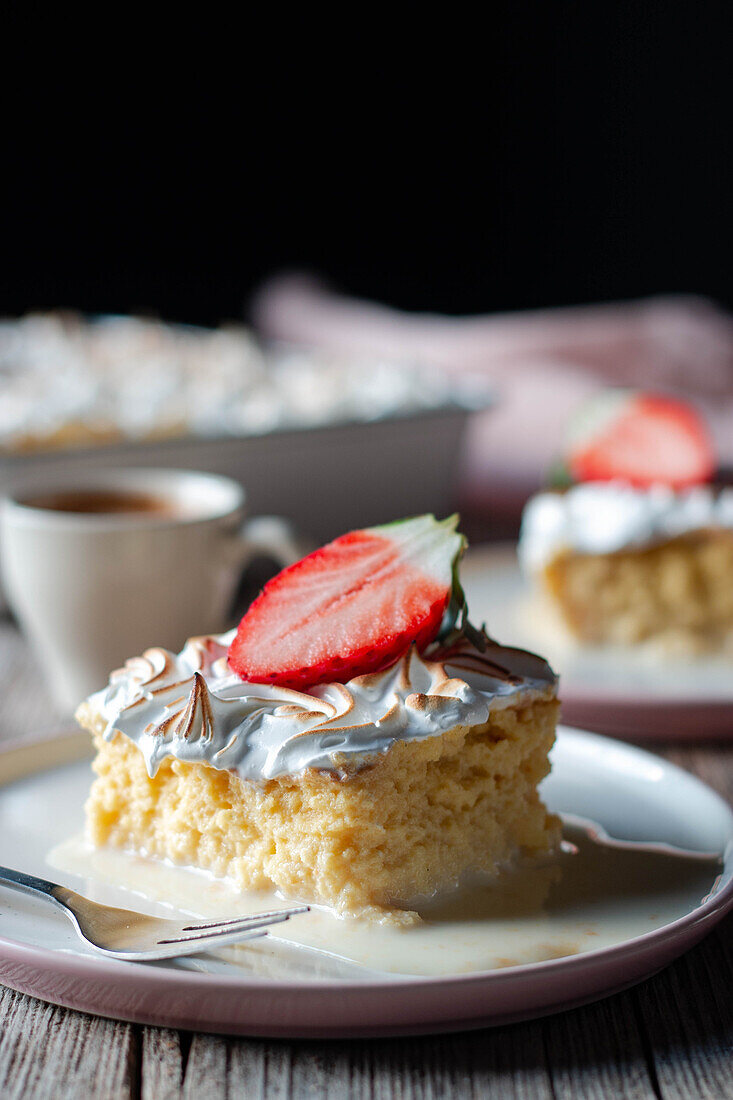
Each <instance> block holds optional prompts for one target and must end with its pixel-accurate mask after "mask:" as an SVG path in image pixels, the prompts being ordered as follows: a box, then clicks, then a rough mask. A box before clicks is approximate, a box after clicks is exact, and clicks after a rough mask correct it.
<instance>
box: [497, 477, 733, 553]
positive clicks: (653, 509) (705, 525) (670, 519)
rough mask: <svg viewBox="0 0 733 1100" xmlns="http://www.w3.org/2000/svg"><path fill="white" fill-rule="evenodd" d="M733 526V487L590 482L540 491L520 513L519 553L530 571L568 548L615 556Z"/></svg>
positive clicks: (732, 527)
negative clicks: (564, 489) (557, 490)
mask: <svg viewBox="0 0 733 1100" xmlns="http://www.w3.org/2000/svg"><path fill="white" fill-rule="evenodd" d="M710 528H726V529H729V530H733V488H727V489H722V490H715V489H714V488H712V487H711V486H709V485H700V486H696V487H695V488H693V489H686V490H684V491H675V490H674V489H670V488H668V487H667V486H665V485H653V486H651V487H650V488H648V489H635V488H634V487H633V486H631V485H628V484H625V483H623V482H587V483H584V484H580V485H574V486H572V488H570V489H568V490H567V492H564V493H552V492H547V493H538V494H537V495H536V496H534V497H532V498H531V500H530V501H529V502H528V503H527V505H526V507H525V509H524V514H523V516H522V530H521V533H520V536H519V546H518V553H519V559H520V562H521V563H522V566H523V567H524V568H525V569H526V570H527V571H528V572H530V573H532V572H536V571H538V570H540V569H542V568H543V567H544V566H545V565H547V564H548V563H549V562H550V561H552V560H553V559H554V558H556V557H557V556H558V555H559V554H561V553H563V552H565V551H576V552H578V553H581V554H613V553H617V552H618V551H620V550H625V549H628V548H639V547H643V546H650V545H653V544H654V543H657V542H664V541H666V540H667V539H671V538H675V537H676V536H678V535H683V534H688V533H690V532H692V531H701V530H706V529H710Z"/></svg>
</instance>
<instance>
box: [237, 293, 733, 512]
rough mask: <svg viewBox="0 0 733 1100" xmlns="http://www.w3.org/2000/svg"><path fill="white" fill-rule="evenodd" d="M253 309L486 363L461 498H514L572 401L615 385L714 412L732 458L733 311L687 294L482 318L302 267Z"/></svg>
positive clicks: (534, 483)
mask: <svg viewBox="0 0 733 1100" xmlns="http://www.w3.org/2000/svg"><path fill="white" fill-rule="evenodd" d="M253 320H254V323H255V325H256V327H257V328H258V330H259V331H260V333H261V334H262V335H263V336H265V337H268V338H272V339H277V340H286V341H292V342H295V343H303V344H309V345H312V346H316V347H321V348H324V349H328V350H332V351H343V352H349V353H359V354H363V353H369V352H373V353H375V354H378V355H380V356H383V357H385V358H392V359H395V360H397V361H399V360H403V361H411V362H415V363H424V364H427V365H430V366H433V367H435V366H438V367H440V368H442V369H444V370H446V371H448V372H455V373H457V374H459V373H464V374H465V373H471V374H475V373H477V372H478V373H480V374H481V376H482V377H483V378H486V379H488V380H490V382H491V384H492V386H493V387H494V389H495V392H496V396H497V405H496V408H494V409H492V410H491V411H490V412H488V413H483V414H479V415H477V416H476V417H474V418H473V423H472V424H471V427H470V430H469V435H468V439H467V441H466V450H465V453H464V457H463V468H462V471H461V475H462V476H461V490H462V496H463V498H464V500H467V501H470V502H475V503H484V504H487V505H494V506H495V507H498V508H513V507H515V506H516V504H517V502H521V500H522V499H524V498H526V496H527V495H528V494H529V493H530V492H532V491H534V490H535V489H536V488H537V487H538V486H539V485H541V484H542V482H543V480H544V478H545V475H546V472H547V468H548V466H549V465H550V463H551V462H552V461H553V459H554V458H555V456H556V455H557V453H558V450H559V448H560V446H561V443H562V440H563V437H564V433H565V430H566V425H567V422H568V419H569V417H571V416H572V414H573V412H574V410H575V409H576V408H577V407H578V406H579V405H580V404H581V403H582V402H583V401H584V400H585V399H586V398H587V397H588V396H589V395H591V394H592V393H594V392H595V391H597V390H598V389H600V388H603V387H605V386H608V385H630V386H640V387H644V388H647V389H657V390H662V391H665V392H669V393H673V394H677V395H679V396H682V397H684V398H686V399H687V400H689V401H691V402H692V403H693V404H695V405H696V406H697V407H698V408H699V409H700V410H701V411H702V412H703V414H704V415H705V416H706V418H707V420H708V423H709V424H710V428H711V430H712V433H713V437H714V440H715V444H716V447H717V450H718V455H719V459H720V462H721V464H722V465H726V466H733V319H732V318H731V316H730V315H728V314H727V313H725V312H723V311H722V310H720V309H719V308H718V307H716V306H715V305H714V304H713V303H712V302H710V301H708V300H707V299H705V298H700V297H695V296H692V295H679V296H669V297H659V298H649V299H644V300H641V301H635V302H618V303H611V304H604V305H593V306H577V307H568V308H562V309H550V310H540V311H535V312H524V313H505V314H493V315H487V316H478V317H447V316H439V315H435V314H419V313H404V312H400V311H398V310H395V309H391V308H388V307H386V306H382V305H377V304H374V303H371V302H365V301H359V300H357V299H352V298H347V297H344V296H342V295H339V294H336V293H334V292H332V291H330V290H329V289H328V288H327V287H326V286H324V285H323V284H322V283H320V282H319V281H318V280H317V279H315V278H312V277H310V276H305V275H289V276H281V277H279V278H277V279H275V280H272V281H271V282H269V283H267V284H266V285H265V286H264V287H263V288H262V289H261V290H260V291H259V292H258V294H257V295H256V297H255V299H254V302H253Z"/></svg>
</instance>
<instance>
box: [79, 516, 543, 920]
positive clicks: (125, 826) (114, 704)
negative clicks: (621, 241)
mask: <svg viewBox="0 0 733 1100" xmlns="http://www.w3.org/2000/svg"><path fill="white" fill-rule="evenodd" d="M464 546H465V540H464V539H463V537H462V536H461V535H460V534H458V533H457V531H456V518H455V517H452V518H451V519H449V520H445V521H443V522H437V521H436V520H435V519H434V518H433V517H432V516H418V517H416V518H413V519H409V520H405V521H402V522H401V523H397V524H392V525H388V526H385V527H377V528H371V529H367V530H363V531H355V532H351V533H350V534H348V535H345V536H343V537H342V538H340V539H336V540H335V541H334V542H332V543H329V544H328V545H327V546H325V547H323V548H321V549H320V550H317V551H315V552H314V553H313V554H311V555H309V556H308V557H306V558H304V559H303V560H302V561H300V562H298V563H297V564H296V565H294V566H291V567H290V568H289V569H286V570H284V571H283V572H282V573H280V574H279V575H278V576H277V577H275V578H274V579H273V580H272V581H270V582H269V583H268V584H267V585H266V586H265V588H264V590H263V591H262V593H261V594H260V596H259V597H258V598H257V600H255V602H254V603H253V604H252V606H251V608H250V609H249V611H248V612H247V614H246V615H245V616H244V618H243V619H242V622H241V623H240V625H239V628H238V630H237V631H236V632H234V631H232V632H231V633H229V634H225V635H221V636H216V637H201V638H192V639H190V640H189V642H188V643H187V644H186V646H185V647H184V649H183V650H182V652H181V653H179V654H174V653H170V652H168V651H166V650H164V649H150V650H148V651H147V652H146V653H145V654H143V656H141V657H134V658H132V659H131V660H129V661H128V662H127V664H126V666H125V668H123V669H121V670H119V671H116V672H113V673H112V675H111V677H110V682H109V685H108V687H106V688H105V689H103V690H102V691H99V692H97V693H96V694H94V695H92V696H91V697H90V698H89V699H87V700H86V701H85V702H84V703H82V704H81V706H80V707H79V709H78V712H77V718H78V720H79V722H80V723H81V725H82V726H83V727H85V728H86V729H88V730H89V731H90V732H91V733H92V734H93V735H94V739H95V744H96V749H97V756H96V760H95V762H94V769H95V771H96V773H97V778H96V780H95V781H94V784H93V786H92V789H91V793H90V796H89V800H88V802H87V807H86V811H87V831H88V836H89V838H90V840H91V841H92V842H93V843H94V844H95V845H113V846H117V847H122V848H126V849H129V850H132V851H134V852H138V853H143V854H146V855H148V856H150V857H153V858H157V859H168V860H171V861H173V862H174V863H176V864H183V865H187V866H190V867H196V868H201V869H205V870H207V871H210V872H213V873H214V874H215V875H218V876H226V877H227V878H228V879H230V880H231V881H233V882H234V883H236V884H237V886H238V887H240V888H241V889H243V890H259V889H265V888H267V889H273V888H274V889H276V890H277V891H279V892H280V893H281V894H282V896H284V897H286V898H293V899H295V898H297V899H305V900H308V901H311V902H314V903H318V904H322V905H325V906H328V907H330V908H332V909H333V910H334V911H335V912H336V913H338V914H339V915H342V916H357V915H367V916H369V917H373V918H376V919H388V920H398V921H400V922H402V923H409V922H410V921H411V920H415V919H417V917H416V916H415V914H414V912H413V909H412V906H413V905H414V903H415V901H416V899H419V898H421V897H422V898H424V897H426V896H431V895H434V894H436V893H438V892H440V891H445V890H450V889H453V888H454V887H456V886H457V885H458V883H459V882H460V881H461V880H462V879H464V878H465V877H466V876H467V875H469V874H471V873H480V872H484V873H495V872H497V871H498V870H499V869H500V868H502V867H503V866H505V865H507V864H508V863H509V862H511V861H513V860H514V859H515V858H516V857H517V856H518V855H521V854H533V853H543V852H547V851H548V850H550V849H552V848H553V847H554V846H556V844H557V843H558V841H559V822H558V820H557V818H555V817H554V816H553V815H550V814H548V812H547V810H546V808H545V806H544V805H543V803H542V801H541V800H540V798H539V796H538V793H537V785H538V783H539V782H540V780H541V779H542V778H543V776H544V775H546V774H547V772H548V771H549V761H548V753H549V751H550V748H551V746H552V744H553V740H554V734H555V724H556V720H557V711H558V703H557V699H556V694H557V681H556V677H555V676H554V674H553V672H552V670H551V669H550V667H549V666H548V664H547V663H546V662H545V661H544V660H542V658H540V657H537V656H534V655H533V654H529V653H526V652H524V651H522V650H517V649H511V648H508V647H504V646H501V645H499V644H498V643H496V642H494V641H493V640H491V639H490V638H488V636H487V635H486V633H485V632H483V631H481V632H479V631H476V630H475V629H474V628H473V627H472V626H471V625H470V624H469V623H468V620H467V616H466V608H465V603H464V601H463V595H462V591H461V589H460V585H459V582H458V573H457V569H458V562H459V559H460V556H461V554H462V552H463V549H464Z"/></svg>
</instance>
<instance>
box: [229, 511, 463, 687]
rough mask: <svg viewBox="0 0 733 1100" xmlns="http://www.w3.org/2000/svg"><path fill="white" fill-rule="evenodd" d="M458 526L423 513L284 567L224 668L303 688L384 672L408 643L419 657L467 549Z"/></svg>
mask: <svg viewBox="0 0 733 1100" xmlns="http://www.w3.org/2000/svg"><path fill="white" fill-rule="evenodd" d="M457 522H458V517H457V516H451V517H450V518H449V519H446V520H443V521H442V522H438V521H437V520H436V519H435V517H434V516H430V515H425V516H415V517H414V518H412V519H406V520H401V521H399V522H398V523H391V524H387V525H386V526H384V527H369V528H366V529H365V530H362V531H352V532H351V533H350V534H348V535H342V536H341V538H338V539H336V540H335V541H334V542H329V543H328V545H327V546H323V547H321V549H320V550H315V551H314V552H313V553H312V554H309V555H308V557H306V558H303V560H302V561H299V562H296V564H295V565H291V566H290V567H289V568H288V569H284V570H283V572H282V573H279V574H278V575H277V576H276V577H273V579H272V580H271V581H269V582H268V583H267V584H266V585H265V587H264V589H263V590H262V592H261V593H260V595H259V596H258V597H257V599H256V600H255V601H254V603H253V604H252V606H251V607H250V608H249V610H248V611H247V613H246V615H245V616H244V618H243V619H242V621H241V622H240V624H239V628H238V630H237V634H236V637H235V639H234V641H233V642H232V644H231V647H230V649H229V666H230V668H232V669H233V670H234V672H236V673H237V675H238V676H240V677H241V678H242V679H243V680H249V681H252V682H254V683H266V684H280V685H281V686H283V687H291V688H299V689H301V690H303V689H305V688H308V687H312V686H313V685H315V684H320V683H327V682H331V681H335V682H339V683H345V682H346V681H347V680H350V679H352V677H354V676H360V675H362V674H364V673H367V672H376V671H378V670H379V669H382V668H386V667H387V665H390V664H392V663H393V662H394V661H396V660H397V659H398V658H399V657H401V656H402V655H403V654H404V653H406V652H407V650H408V649H409V648H410V646H411V645H413V644H415V645H416V646H417V647H418V649H423V648H424V647H425V646H427V645H428V644H429V643H430V642H431V641H433V639H434V638H435V637H436V635H437V634H438V631H439V630H440V626H441V622H442V620H443V616H444V615H445V613H446V610H447V609H448V606H449V604H450V602H451V595H452V593H453V585H454V574H455V569H456V565H457V562H458V559H459V558H460V556H461V554H462V553H463V549H464V547H465V539H464V538H463V536H462V535H460V534H458V533H457V531H456V525H457ZM456 585H457V580H456ZM458 591H459V592H460V588H458ZM461 596H462V593H461Z"/></svg>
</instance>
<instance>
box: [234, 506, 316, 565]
mask: <svg viewBox="0 0 733 1100" xmlns="http://www.w3.org/2000/svg"><path fill="white" fill-rule="evenodd" d="M229 548H230V555H231V557H230V560H231V561H232V563H233V564H235V565H238V566H239V568H240V569H242V570H244V569H245V568H246V567H247V565H248V564H249V562H250V561H251V560H252V558H253V557H255V556H256V555H257V554H262V555H263V556H267V557H268V558H273V559H274V560H275V561H276V562H277V563H278V565H279V566H280V567H281V568H282V569H285V568H286V567H287V566H288V565H292V564H293V563H294V562H296V561H300V559H301V558H302V557H305V555H306V554H307V553H308V552H309V551H310V550H311V549H312V547H309V546H307V545H306V543H305V542H304V540H303V539H300V538H299V537H298V535H297V533H296V531H295V528H294V527H293V525H292V524H291V523H289V522H288V520H286V519H284V518H283V517H282V516H253V517H252V518H251V519H247V520H245V521H244V523H243V524H242V526H241V527H240V528H239V531H238V532H237V533H236V534H235V535H234V537H233V538H232V540H231V542H230V544H229Z"/></svg>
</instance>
